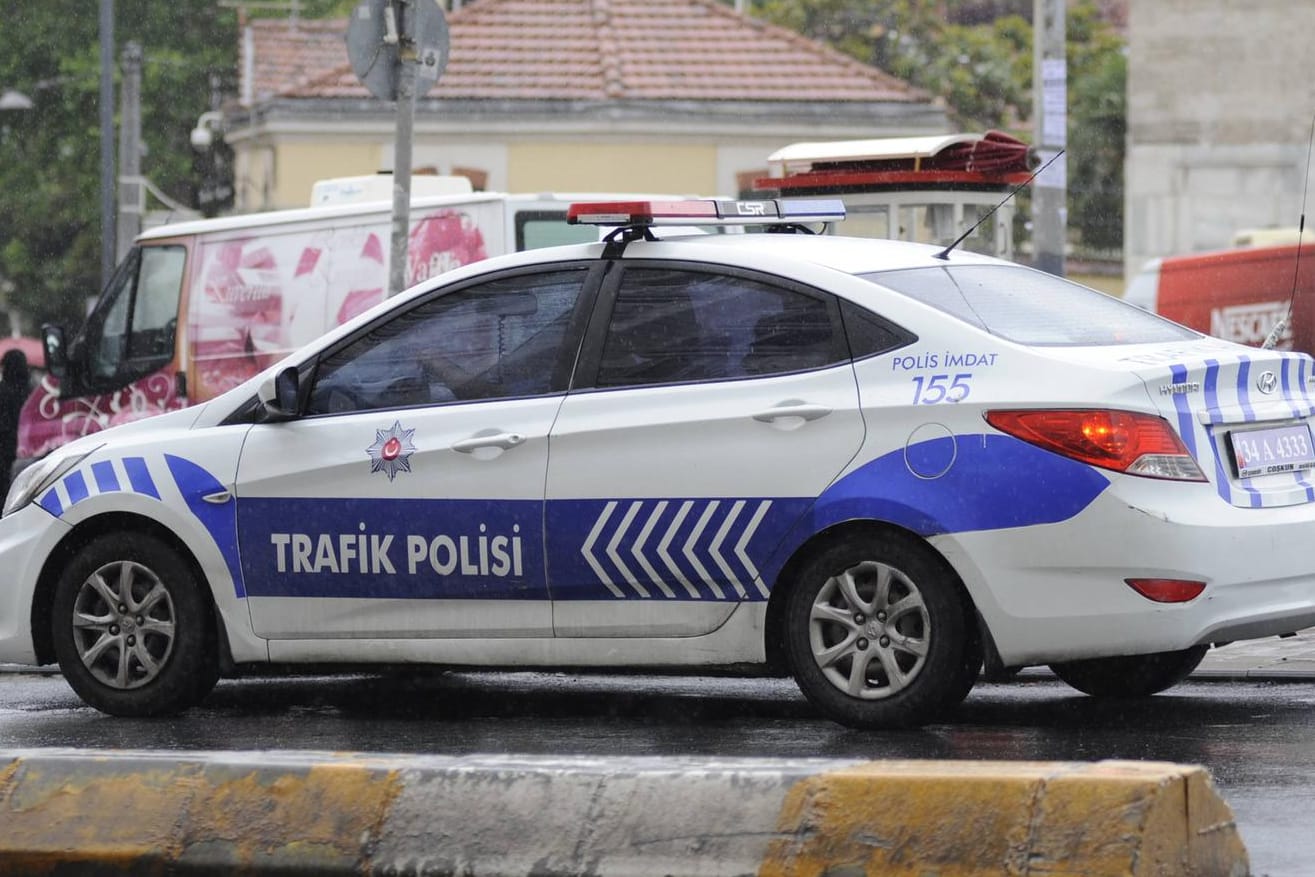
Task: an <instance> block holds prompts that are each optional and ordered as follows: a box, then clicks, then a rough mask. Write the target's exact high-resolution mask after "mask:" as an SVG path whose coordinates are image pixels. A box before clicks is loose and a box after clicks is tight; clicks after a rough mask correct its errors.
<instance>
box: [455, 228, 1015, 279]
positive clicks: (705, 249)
mask: <svg viewBox="0 0 1315 877" xmlns="http://www.w3.org/2000/svg"><path fill="white" fill-rule="evenodd" d="M653 232H654V235H655V236H656V237H657V240H654V241H645V240H637V241H633V242H631V243H629V244H626V247H625V250H624V255H623V258H643V257H649V258H661V259H689V260H691V261H699V262H711V263H725V264H730V265H740V266H743V267H749V268H752V267H755V266H761V267H763V268H767V269H768V270H771V269H770V268H768V266H769V265H773V266H778V267H779V266H780V265H781V263H782V260H785V261H789V262H794V263H796V264H797V263H800V262H804V263H809V264H812V265H818V266H822V267H826V268H830V269H833V270H836V271H841V272H844V273H846V274H865V273H868V272H872V271H890V270H895V269H900V268H931V267H944V266H945V265H946V264H966V263H978V264H1005V263H1004V262H1002V261H1001V260H1000V259H996V258H993V257H991V256H983V255H980V254H977V253H971V252H969V251H967V250H963V249H955V250H954V251H953V252H951V254H950V258H949V261H948V262H947V261H945V260H942V259H940V258H938V255H939V254H940V253H942V252H944V250H945V247H944V246H932V245H929V244H915V243H910V242H908V241H892V240H885V239H876V238H854V237H845V236H840V235H820V234H818V235H810V234H798V233H795V234H772V233H765V232H751V233H748V234H674V235H673V234H671V233H670V232H669V231H665V233H664V229H661V228H657V229H653ZM602 252H603V250H602V245H601V244H573V245H569V246H565V247H554V248H550V249H540V250H529V251H526V252H522V253H514V254H510V255H507V256H502V257H499V258H498V259H497V260H496V261H497V262H498V263H499V264H501V265H508V264H535V263H542V262H544V261H558V260H567V259H579V258H590V257H595V258H596V257H598V256H599V255H601V254H602ZM479 264H480V263H476V264H474V265H471V266H468V267H469V268H470V269H472V270H478V266H479ZM456 270H458V271H464V270H466V269H456Z"/></svg>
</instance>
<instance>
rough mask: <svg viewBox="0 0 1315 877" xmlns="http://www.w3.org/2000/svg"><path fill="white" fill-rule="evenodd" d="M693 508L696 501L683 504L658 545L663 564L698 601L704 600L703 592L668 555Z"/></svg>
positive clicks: (686, 501)
mask: <svg viewBox="0 0 1315 877" xmlns="http://www.w3.org/2000/svg"><path fill="white" fill-rule="evenodd" d="M693 507H694V501H693V500H690V499H687V500H685V502H684V503H682V504H681V506H680V511H678V512H676V519H675V520H674V521H672V522H671V526H670V527H667V532H666V533H664V534H663V535H662V541H661V542H659V543H658V557H660V558H662V562H663V563H665V564H666V565H667V569H669V570H671V573H672V575H674V576H675V577H676V581H678V582H680V583H681V584H682V585H684V586H685V590H686V591H688V592H689V595H690V596H691V597H693V598H694V599H696V600H701V599H703V594H702V592H700V591H699V589H698V588H696V587H694V586H693V585H691V584H690V583H689V579H687V578H685V574H684V573H683V572H681V571H680V567H678V566H676V562H675V561H674V560H672V558H671V555H670V554H668V553H667V547H668V546H670V545H671V540H672V539H674V538H675V536H676V531H677V530H679V529H680V525H681V524H683V523H685V515H687V514H689V510H690V509H692V508H693Z"/></svg>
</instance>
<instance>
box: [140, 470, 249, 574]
mask: <svg viewBox="0 0 1315 877" xmlns="http://www.w3.org/2000/svg"><path fill="white" fill-rule="evenodd" d="M125 462H126V461H125ZM164 462H165V464H166V465H167V466H168V467H169V474H171V475H172V476H173V479H174V483H175V484H177V485H178V492H179V493H181V494H182V496H183V501H184V502H186V503H187V508H188V509H189V510H191V512H192V514H193V515H195V516H196V518H197V520H199V521H200V522H201V525H202V526H203V527H205V529H206V532H208V533H209V534H210V538H212V539H214V540H215V545H216V546H217V547H218V548H219V553H220V554H221V555H222V556H223V558H224V563H225V565H226V566H227V567H228V573H229V575H230V576H232V578H233V588H234V590H235V591H236V592H237V596H238V598H239V599H241V598H242V597H245V596H246V588H245V586H244V585H243V582H242V567H241V564H239V563H238V553H237V513H236V510H235V508H234V504H233V502H232V501H231V500H230V501H228V502H224V503H220V504H217V505H216V504H213V503H208V502H206V501H205V500H204V499H203V497H205V496H207V495H210V494H214V493H219V492H221V491H223V490H224V485H223V484H221V483H220V482H219V480H218V479H217V478H215V476H213V475H211V474H210V473H209V472H207V471H206V470H205V469H203V468H201V467H200V466H198V465H197V464H195V463H193V462H192V461H191V460H186V459H183V458H182V457H175V456H173V455H172V454H165V455H164Z"/></svg>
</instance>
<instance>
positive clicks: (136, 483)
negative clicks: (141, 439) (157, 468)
mask: <svg viewBox="0 0 1315 877" xmlns="http://www.w3.org/2000/svg"><path fill="white" fill-rule="evenodd" d="M123 471H124V472H126V473H128V483H129V484H131V485H132V489H133V491H134V492H136V493H141V494H145V495H146V496H150V497H154V498H155V499H159V498H160V491H158V490H156V489H155V480H154V479H152V478H151V471H150V470H149V469H147V468H146V460H144V459H143V458H141V457H124V458H123Z"/></svg>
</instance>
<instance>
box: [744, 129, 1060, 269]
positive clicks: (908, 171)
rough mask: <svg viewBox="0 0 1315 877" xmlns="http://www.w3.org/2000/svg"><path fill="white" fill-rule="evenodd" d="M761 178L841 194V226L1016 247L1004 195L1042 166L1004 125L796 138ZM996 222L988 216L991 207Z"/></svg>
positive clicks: (1007, 253)
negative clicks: (977, 130) (968, 130)
mask: <svg viewBox="0 0 1315 877" xmlns="http://www.w3.org/2000/svg"><path fill="white" fill-rule="evenodd" d="M767 163H768V168H769V175H768V176H766V177H760V178H758V179H757V180H755V181H754V187H755V189H757V190H758V191H761V192H763V193H764V194H770V195H777V194H779V195H783V196H784V195H790V196H822V195H825V196H830V197H838V198H840V199H841V200H842V201H843V203H844V205H845V208H846V210H847V213H848V218H847V219H846V220H845V221H844V222H841V223H838V224H837V226H836V227H835V228H834V233H835V234H845V235H853V236H856V237H871V238H890V239H892V240H905V241H914V242H917V243H928V244H937V245H940V246H945V245H948V244H949V243H950V242H952V241H954V240H955V239H956V238H958V237H959V235H961V234H963V233H964V232H965V231H967V230H968V229H969V228H973V226H974V224H975V223H979V222H980V226H979V227H977V228H976V229H974V233H973V234H972V235H971V236H970V237H969V238H968V239H966V240H965V241H964V242H963V243H962V244H961V246H962V247H963V248H964V249H968V250H972V251H974V252H979V253H985V254H987V255H993V256H1001V257H1004V258H1011V257H1012V255H1013V228H1012V222H1013V220H1012V215H1013V205H1012V204H1011V203H1010V202H1009V201H1008V200H1006V198H1007V195H1008V193H1009V192H1010V191H1011V190H1012V189H1013V188H1014V187H1016V186H1020V185H1023V184H1024V183H1026V182H1027V181H1028V180H1029V179H1030V177H1031V174H1032V171H1033V169H1034V168H1035V167H1036V166H1037V156H1036V154H1035V152H1034V151H1033V150H1032V149H1031V147H1029V146H1028V144H1026V143H1024V142H1023V141H1021V140H1018V139H1017V138H1014V137H1011V136H1009V135H1008V134H1004V133H1001V132H999V131H987V132H986V133H985V134H949V135H940V136H933V137H891V138H881V139H874V140H840V141H830V142H818V143H794V144H791V145H789V146H785V147H782V148H781V149H778V150H777V151H776V152H774V153H772V155H770V156H769V157H768V159H767ZM993 209H995V210H997V212H996V213H995V215H994V216H992V217H991V220H990V221H982V220H983V219H984V218H985V217H986V216H987V215H988V213H989V212H990V211H991V210H993Z"/></svg>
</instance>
